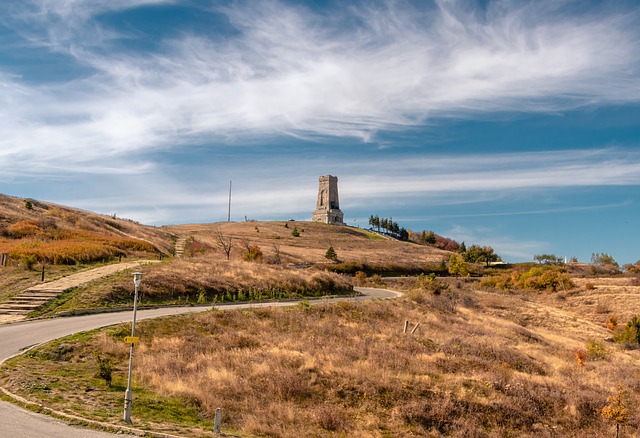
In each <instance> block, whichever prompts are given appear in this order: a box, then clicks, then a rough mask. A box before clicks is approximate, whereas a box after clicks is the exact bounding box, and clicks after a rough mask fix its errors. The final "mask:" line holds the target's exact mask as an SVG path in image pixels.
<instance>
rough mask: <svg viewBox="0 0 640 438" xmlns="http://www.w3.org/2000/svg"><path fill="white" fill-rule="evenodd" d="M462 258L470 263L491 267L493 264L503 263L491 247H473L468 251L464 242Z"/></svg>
mask: <svg viewBox="0 0 640 438" xmlns="http://www.w3.org/2000/svg"><path fill="white" fill-rule="evenodd" d="M460 248H461V249H463V248H464V251H461V254H462V257H463V258H464V261H465V262H468V263H484V264H485V265H486V266H489V265H490V264H491V263H492V262H499V261H501V259H500V257H499V256H498V255H497V254H496V253H495V251H494V250H493V248H491V247H490V246H480V245H471V246H470V247H469V248H468V249H467V248H466V246H464V242H462V245H461V246H460Z"/></svg>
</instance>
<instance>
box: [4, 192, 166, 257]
mask: <svg viewBox="0 0 640 438" xmlns="http://www.w3.org/2000/svg"><path fill="white" fill-rule="evenodd" d="M0 236H4V237H5V239H4V240H3V243H2V244H0V251H4V252H8V251H7V249H9V250H10V249H11V248H8V246H9V245H10V243H11V241H12V240H13V239H15V238H21V237H26V238H29V239H32V238H37V239H39V240H40V241H42V242H43V243H45V244H46V243H47V241H50V240H76V241H93V242H95V241H100V240H102V241H103V243H104V242H106V241H110V243H111V244H112V245H113V246H115V247H122V246H123V245H124V246H126V247H127V248H128V245H129V244H128V242H133V241H134V240H137V241H138V245H140V246H141V249H142V250H145V251H147V250H148V248H147V246H149V245H151V246H153V247H155V248H157V249H158V250H159V251H161V252H165V253H170V252H171V251H172V250H173V241H172V238H171V235H170V234H169V233H167V232H166V231H163V230H161V229H160V228H156V227H149V226H145V225H141V224H139V223H136V222H134V221H131V220H126V219H120V218H117V217H114V216H104V215H99V214H95V213H91V212H88V211H84V210H79V209H75V208H70V207H64V206H60V205H56V204H52V203H47V202H40V201H32V208H31V209H27V208H25V199H23V198H16V197H11V196H6V195H2V194H0ZM3 245H4V246H6V248H3V247H2V246H3Z"/></svg>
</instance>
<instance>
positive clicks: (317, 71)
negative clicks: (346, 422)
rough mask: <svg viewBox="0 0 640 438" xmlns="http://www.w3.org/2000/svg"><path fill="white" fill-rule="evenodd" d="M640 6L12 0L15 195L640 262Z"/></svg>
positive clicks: (1, 53) (7, 54)
mask: <svg viewBox="0 0 640 438" xmlns="http://www.w3.org/2000/svg"><path fill="white" fill-rule="evenodd" d="M638 22H640V5H639V4H638V3H637V2H635V1H632V0H629V1H601V2H588V1H562V0H553V1H544V0H541V1H530V2H529V1H477V2H474V1H472V0H469V1H455V0H438V1H431V2H430V1H427V0H424V1H408V0H407V1H403V0H396V1H387V2H382V1H373V0H363V1H349V2H347V1H311V2H301V1H300V2H289V1H268V0H265V1H260V2H256V1H205V0H201V1H196V0H191V1H188V0H187V1H167V0H86V1H83V0H4V1H3V13H2V14H1V16H0V173H1V174H2V179H1V180H0V192H2V193H5V194H9V195H13V196H21V197H31V198H34V199H40V200H45V201H51V202H57V203H61V204H65V205H70V206H75V207H79V208H84V209H87V210H91V211H96V212H99V213H105V214H117V215H118V216H120V217H126V218H130V219H134V220H138V221H140V222H143V223H147V224H153V225H163V224H177V223H193V222H213V221H220V220H226V216H227V196H228V187H229V181H230V180H233V205H232V219H233V220H244V218H245V216H246V217H247V218H250V219H257V220H272V219H280V220H282V219H290V218H291V219H296V220H309V219H310V218H311V213H312V211H313V209H314V207H315V197H316V191H317V181H318V176H320V175H326V174H332V175H337V176H338V178H339V191H340V205H341V208H342V210H343V211H344V214H345V221H346V222H348V223H349V224H352V225H356V226H366V225H367V218H368V217H369V216H370V215H371V214H378V215H380V216H382V217H393V219H394V220H395V221H397V222H398V223H399V224H400V225H401V226H405V227H406V228H409V229H412V230H416V231H419V230H423V229H425V230H433V231H435V232H436V233H438V234H441V235H444V236H448V237H451V238H454V239H456V240H458V241H465V242H466V243H467V245H469V244H473V243H479V244H484V245H490V246H492V247H494V248H495V249H496V251H497V252H498V253H499V254H500V255H502V256H503V258H504V259H506V260H509V261H526V260H532V257H533V255H534V254H542V253H554V254H556V255H558V256H567V257H574V256H575V257H578V258H579V259H580V260H581V261H589V259H590V257H591V254H592V253H594V252H605V253H608V254H611V255H612V256H614V257H615V258H616V259H617V260H618V261H619V262H620V263H632V262H635V261H636V260H638V259H640V250H638V247H639V246H640V237H639V234H638V232H637V228H638V225H639V223H640V222H639V213H640V196H639V192H638V186H639V185H640V26H638V25H637V23H638Z"/></svg>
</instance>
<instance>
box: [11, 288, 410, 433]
mask: <svg viewBox="0 0 640 438" xmlns="http://www.w3.org/2000/svg"><path fill="white" fill-rule="evenodd" d="M356 290H358V292H361V293H362V294H363V295H362V296H360V297H356V298H350V299H348V298H335V299H326V300H317V301H311V303H312V304H319V303H324V302H335V301H345V300H353V301H359V300H367V299H385V298H395V297H398V296H400V295H401V294H399V293H398V292H394V291H390V290H384V289H373V288H356ZM292 304H295V303H292V302H278V303H251V304H231V305H224V306H222V305H220V306H217V307H218V308H220V309H225V310H226V309H239V308H257V307H270V306H279V307H280V306H290V305H292ZM209 308H210V307H172V308H163V309H150V310H139V311H138V315H137V317H138V320H142V319H149V318H156V317H160V316H168V315H178V314H183V313H194V312H202V311H205V310H208V309H209ZM130 320H131V312H120V313H103V314H98V315H88V316H80V317H72V318H55V319H47V320H38V321H28V322H20V323H15V324H5V325H1V326H0V361H2V360H4V359H6V358H8V357H11V356H13V355H15V354H18V353H20V352H21V351H23V350H24V349H26V348H28V347H30V346H32V345H35V344H40V343H43V342H48V341H51V340H53V339H57V338H60V337H63V336H67V335H70V334H73V333H77V332H81V331H86V330H91V329H94V328H98V327H105V326H108V325H113V324H119V323H121V322H129V321H130ZM123 398H124V395H123ZM0 437H12V438H22V437H24V438H94V437H95V438H106V437H113V435H112V434H108V433H103V432H96V431H92V430H88V429H82V428H78V427H72V426H69V425H68V424H66V423H64V422H60V421H57V420H54V419H51V418H50V417H47V416H43V415H38V414H34V413H31V412H29V411H25V410H23V409H20V408H18V407H16V406H14V405H12V404H10V403H6V402H0Z"/></svg>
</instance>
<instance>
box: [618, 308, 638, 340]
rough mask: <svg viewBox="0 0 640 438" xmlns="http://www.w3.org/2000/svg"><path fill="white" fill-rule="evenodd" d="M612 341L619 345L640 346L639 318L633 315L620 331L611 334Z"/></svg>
mask: <svg viewBox="0 0 640 438" xmlns="http://www.w3.org/2000/svg"><path fill="white" fill-rule="evenodd" d="M613 340H614V341H615V342H617V343H620V344H640V317H638V315H635V316H634V317H633V318H631V320H630V321H629V322H627V325H626V326H624V327H623V328H622V329H617V330H616V331H615V332H614V333H613Z"/></svg>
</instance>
